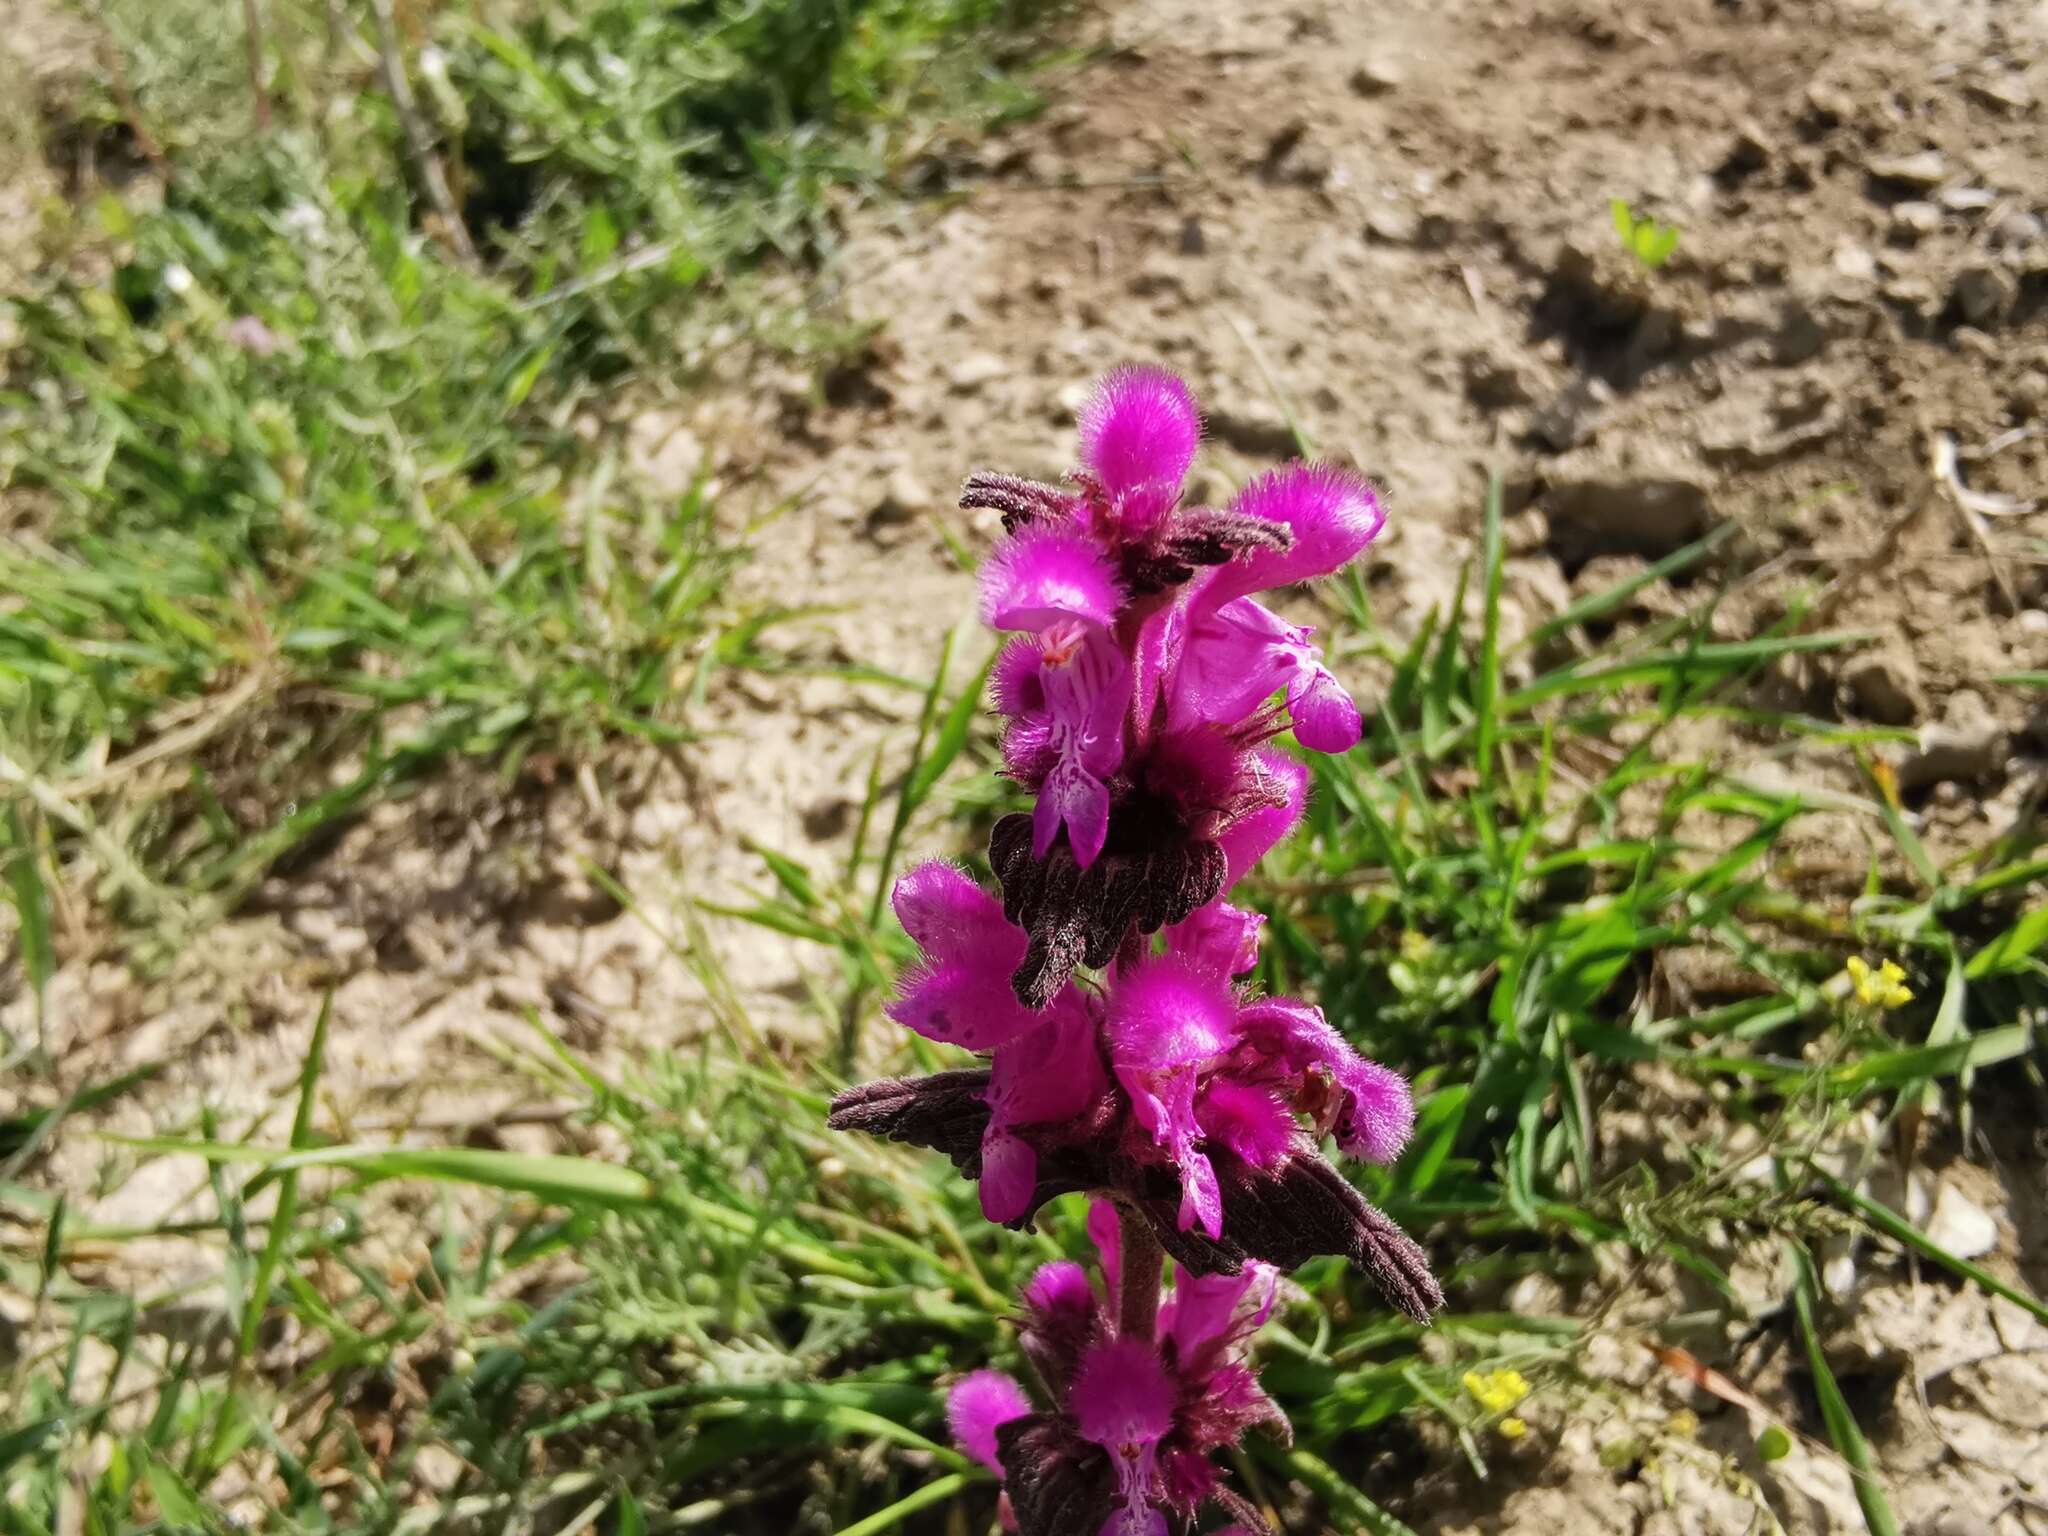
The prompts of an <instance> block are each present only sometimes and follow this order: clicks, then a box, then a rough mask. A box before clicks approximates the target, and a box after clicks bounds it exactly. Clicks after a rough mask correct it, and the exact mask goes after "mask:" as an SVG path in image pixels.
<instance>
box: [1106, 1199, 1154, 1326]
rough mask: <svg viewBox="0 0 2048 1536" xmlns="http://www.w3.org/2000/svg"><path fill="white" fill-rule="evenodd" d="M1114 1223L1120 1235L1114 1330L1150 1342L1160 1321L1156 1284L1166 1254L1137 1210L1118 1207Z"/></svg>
mask: <svg viewBox="0 0 2048 1536" xmlns="http://www.w3.org/2000/svg"><path fill="white" fill-rule="evenodd" d="M1116 1221H1117V1227H1118V1228H1119V1230H1120V1231H1121V1233H1122V1235H1123V1243H1122V1256H1121V1261H1120V1262H1121V1265H1122V1269H1123V1282H1122V1284H1121V1286H1120V1287H1119V1294H1118V1296H1117V1331H1118V1332H1120V1333H1121V1334H1123V1335H1124V1337H1126V1338H1138V1339H1146V1340H1149V1339H1150V1338H1151V1337H1152V1330H1153V1326H1154V1325H1155V1324H1156V1323H1157V1322H1158V1321H1159V1282H1160V1280H1161V1278H1162V1277H1163V1275H1164V1273H1165V1269H1166V1251H1165V1250H1164V1249H1163V1248H1161V1247H1160V1246H1159V1239H1158V1238H1156V1237H1154V1236H1153V1235H1152V1225H1151V1223H1150V1222H1148V1221H1146V1220H1145V1218H1144V1217H1143V1216H1141V1215H1139V1214H1138V1213H1137V1212H1136V1211H1133V1210H1131V1209H1129V1208H1128V1207H1126V1206H1124V1205H1121V1204H1119V1205H1118V1206H1117V1208H1116Z"/></svg>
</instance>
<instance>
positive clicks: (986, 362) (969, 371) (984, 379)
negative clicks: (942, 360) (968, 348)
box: [946, 352, 1010, 395]
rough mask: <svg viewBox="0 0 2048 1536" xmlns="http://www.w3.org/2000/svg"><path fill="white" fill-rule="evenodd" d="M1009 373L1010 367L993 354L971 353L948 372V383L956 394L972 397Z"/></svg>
mask: <svg viewBox="0 0 2048 1536" xmlns="http://www.w3.org/2000/svg"><path fill="white" fill-rule="evenodd" d="M1009 371H1010V365H1009V364H1008V363H1006V362H1004V361H1003V360H1002V359H1001V358H1000V357H997V356H996V355H995V354H994V353H993V352H970V353H968V354H967V356H965V357H963V358H961V359H960V361H958V362H957V363H955V364H954V365H953V366H952V367H950V368H948V369H947V370H946V382H947V383H948V384H950V385H952V387H953V393H954V394H956V395H971V394H974V393H975V392H976V391H978V390H979V389H980V388H981V387H982V385H984V384H987V383H989V382H991V381H992V380H995V379H1000V378H1001V377H1002V376H1003V375H1004V374H1006V373H1008V372H1009Z"/></svg>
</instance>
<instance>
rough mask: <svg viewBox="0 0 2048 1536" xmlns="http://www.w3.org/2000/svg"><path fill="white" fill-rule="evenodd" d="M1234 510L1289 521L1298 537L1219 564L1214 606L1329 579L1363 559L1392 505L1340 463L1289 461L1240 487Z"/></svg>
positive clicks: (1206, 596)
mask: <svg viewBox="0 0 2048 1536" xmlns="http://www.w3.org/2000/svg"><path fill="white" fill-rule="evenodd" d="M1230 510H1231V511H1232V512H1235V513H1239V514H1241V515H1243V516H1247V517H1259V518H1266V519H1269V520H1271V521H1273V522H1277V523H1285V524H1286V525H1287V526H1288V527H1289V528H1290V529H1291V530H1292V531H1293V534H1294V541H1293V543H1292V544H1291V545H1290V546H1289V547H1288V548H1286V549H1255V550H1252V551H1250V552H1248V553H1246V554H1245V555H1243V556H1241V557H1239V558H1238V559H1236V560H1233V561H1232V562H1231V563H1230V564H1228V565H1225V566H1219V567H1217V571H1216V576H1215V579H1214V580H1213V581H1212V582H1211V583H1210V584H1209V586H1208V587H1207V588H1205V589H1204V591H1203V593H1202V600H1203V601H1204V602H1205V603H1206V604H1208V605H1209V606H1211V607H1214V606H1219V605H1221V604H1223V603H1227V602H1229V601H1230V600H1231V599H1233V598H1238V597H1244V596H1246V595H1247V594H1249V593H1252V592H1263V591H1265V590H1266V589H1267V588H1269V587H1285V586H1292V585H1293V584H1294V583H1296V582H1301V581H1309V580H1311V579H1313V578H1314V577H1317V576H1327V575H1329V574H1330V573H1331V572H1332V571H1335V570H1339V569H1341V568H1342V567H1344V566H1346V565H1348V564H1350V562H1351V561H1352V560H1354V559H1356V558H1357V556H1358V554H1359V551H1361V550H1363V549H1364V548H1365V546H1366V545H1368V544H1370V543H1371V542H1372V541H1373V540H1374V539H1375V538H1377V537H1378V536H1379V531H1380V529H1381V528H1383V527H1385V526H1386V521H1387V513H1386V508H1384V507H1383V506H1381V505H1380V499H1379V496H1378V494H1377V493H1375V492H1374V490H1373V488H1372V485H1371V482H1369V481H1368V480H1367V479H1366V478H1365V476H1363V475H1361V474H1358V473H1357V472H1356V471H1354V470H1349V469H1344V468H1342V467H1340V466H1338V465H1335V464H1289V465H1286V466H1284V467H1283V468H1280V469H1276V470H1270V471H1268V472H1267V473H1265V474H1263V475H1259V476H1258V477H1256V478H1255V479H1253V480H1251V481H1250V482H1249V483H1248V484H1246V486H1245V488H1244V489H1243V490H1242V491H1240V492H1238V494H1237V499H1236V500H1235V501H1233V502H1232V503H1231V504H1230Z"/></svg>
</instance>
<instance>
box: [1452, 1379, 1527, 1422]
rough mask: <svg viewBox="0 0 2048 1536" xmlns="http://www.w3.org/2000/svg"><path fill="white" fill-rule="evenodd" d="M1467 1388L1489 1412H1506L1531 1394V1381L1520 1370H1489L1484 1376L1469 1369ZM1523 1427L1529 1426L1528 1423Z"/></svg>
mask: <svg viewBox="0 0 2048 1536" xmlns="http://www.w3.org/2000/svg"><path fill="white" fill-rule="evenodd" d="M1465 1390H1466V1391H1467V1392H1470V1393H1471V1394H1472V1397H1473V1400H1474V1401H1476V1402H1477V1403H1478V1404H1479V1406H1480V1407H1482V1408H1484V1409H1485V1410H1486V1411H1487V1412H1488V1413H1506V1412H1507V1411H1508V1410H1509V1409H1511V1408H1513V1407H1514V1406H1515V1404H1517V1403H1519V1402H1520V1401H1521V1400H1522V1399H1523V1398H1525V1397H1527V1396H1528V1395H1529V1383H1528V1382H1527V1381H1525V1380H1523V1379H1522V1373H1521V1372H1520V1371H1488V1372H1487V1373H1486V1374H1485V1375H1483V1376H1482V1375H1480V1373H1479V1372H1477V1371H1467V1372H1466V1373H1465ZM1522 1427H1523V1428H1524V1429H1527V1428H1528V1426H1527V1425H1526V1424H1525V1425H1523V1426H1522ZM1503 1432H1504V1433H1505V1426H1503ZM1508 1438H1509V1439H1513V1438H1514V1436H1513V1435H1511V1434H1510V1435H1509V1436H1508Z"/></svg>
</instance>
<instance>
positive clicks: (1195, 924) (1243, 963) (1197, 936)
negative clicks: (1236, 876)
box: [1166, 901, 1266, 976]
mask: <svg viewBox="0 0 2048 1536" xmlns="http://www.w3.org/2000/svg"><path fill="white" fill-rule="evenodd" d="M1265 922H1266V919H1265V916H1264V914H1263V913H1259V912H1247V911H1245V910H1244V909H1243V908H1241V907H1233V906H1232V905H1230V903H1229V902H1227V901H1212V902H1210V903H1209V904H1208V905H1207V906H1206V907H1198V908H1196V910H1195V912H1194V915H1193V916H1191V917H1188V918H1186V919H1185V920H1183V921H1181V922H1178V923H1175V924H1173V926H1171V927H1170V928H1168V929H1167V930H1166V948H1167V951H1168V953H1170V954H1175V955H1180V956H1183V957H1184V958H1185V959H1187V960H1188V962H1189V963H1190V964H1192V965H1195V966H1198V967H1199V968H1201V969H1202V970H1204V971H1208V972H1211V973H1213V974H1215V975H1218V976H1242V975H1244V974H1245V973H1246V972H1248V971H1250V970H1252V969H1254V968H1255V967H1256V966H1257V965H1258V963H1259V929H1261V928H1262V927H1264V926H1265Z"/></svg>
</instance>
